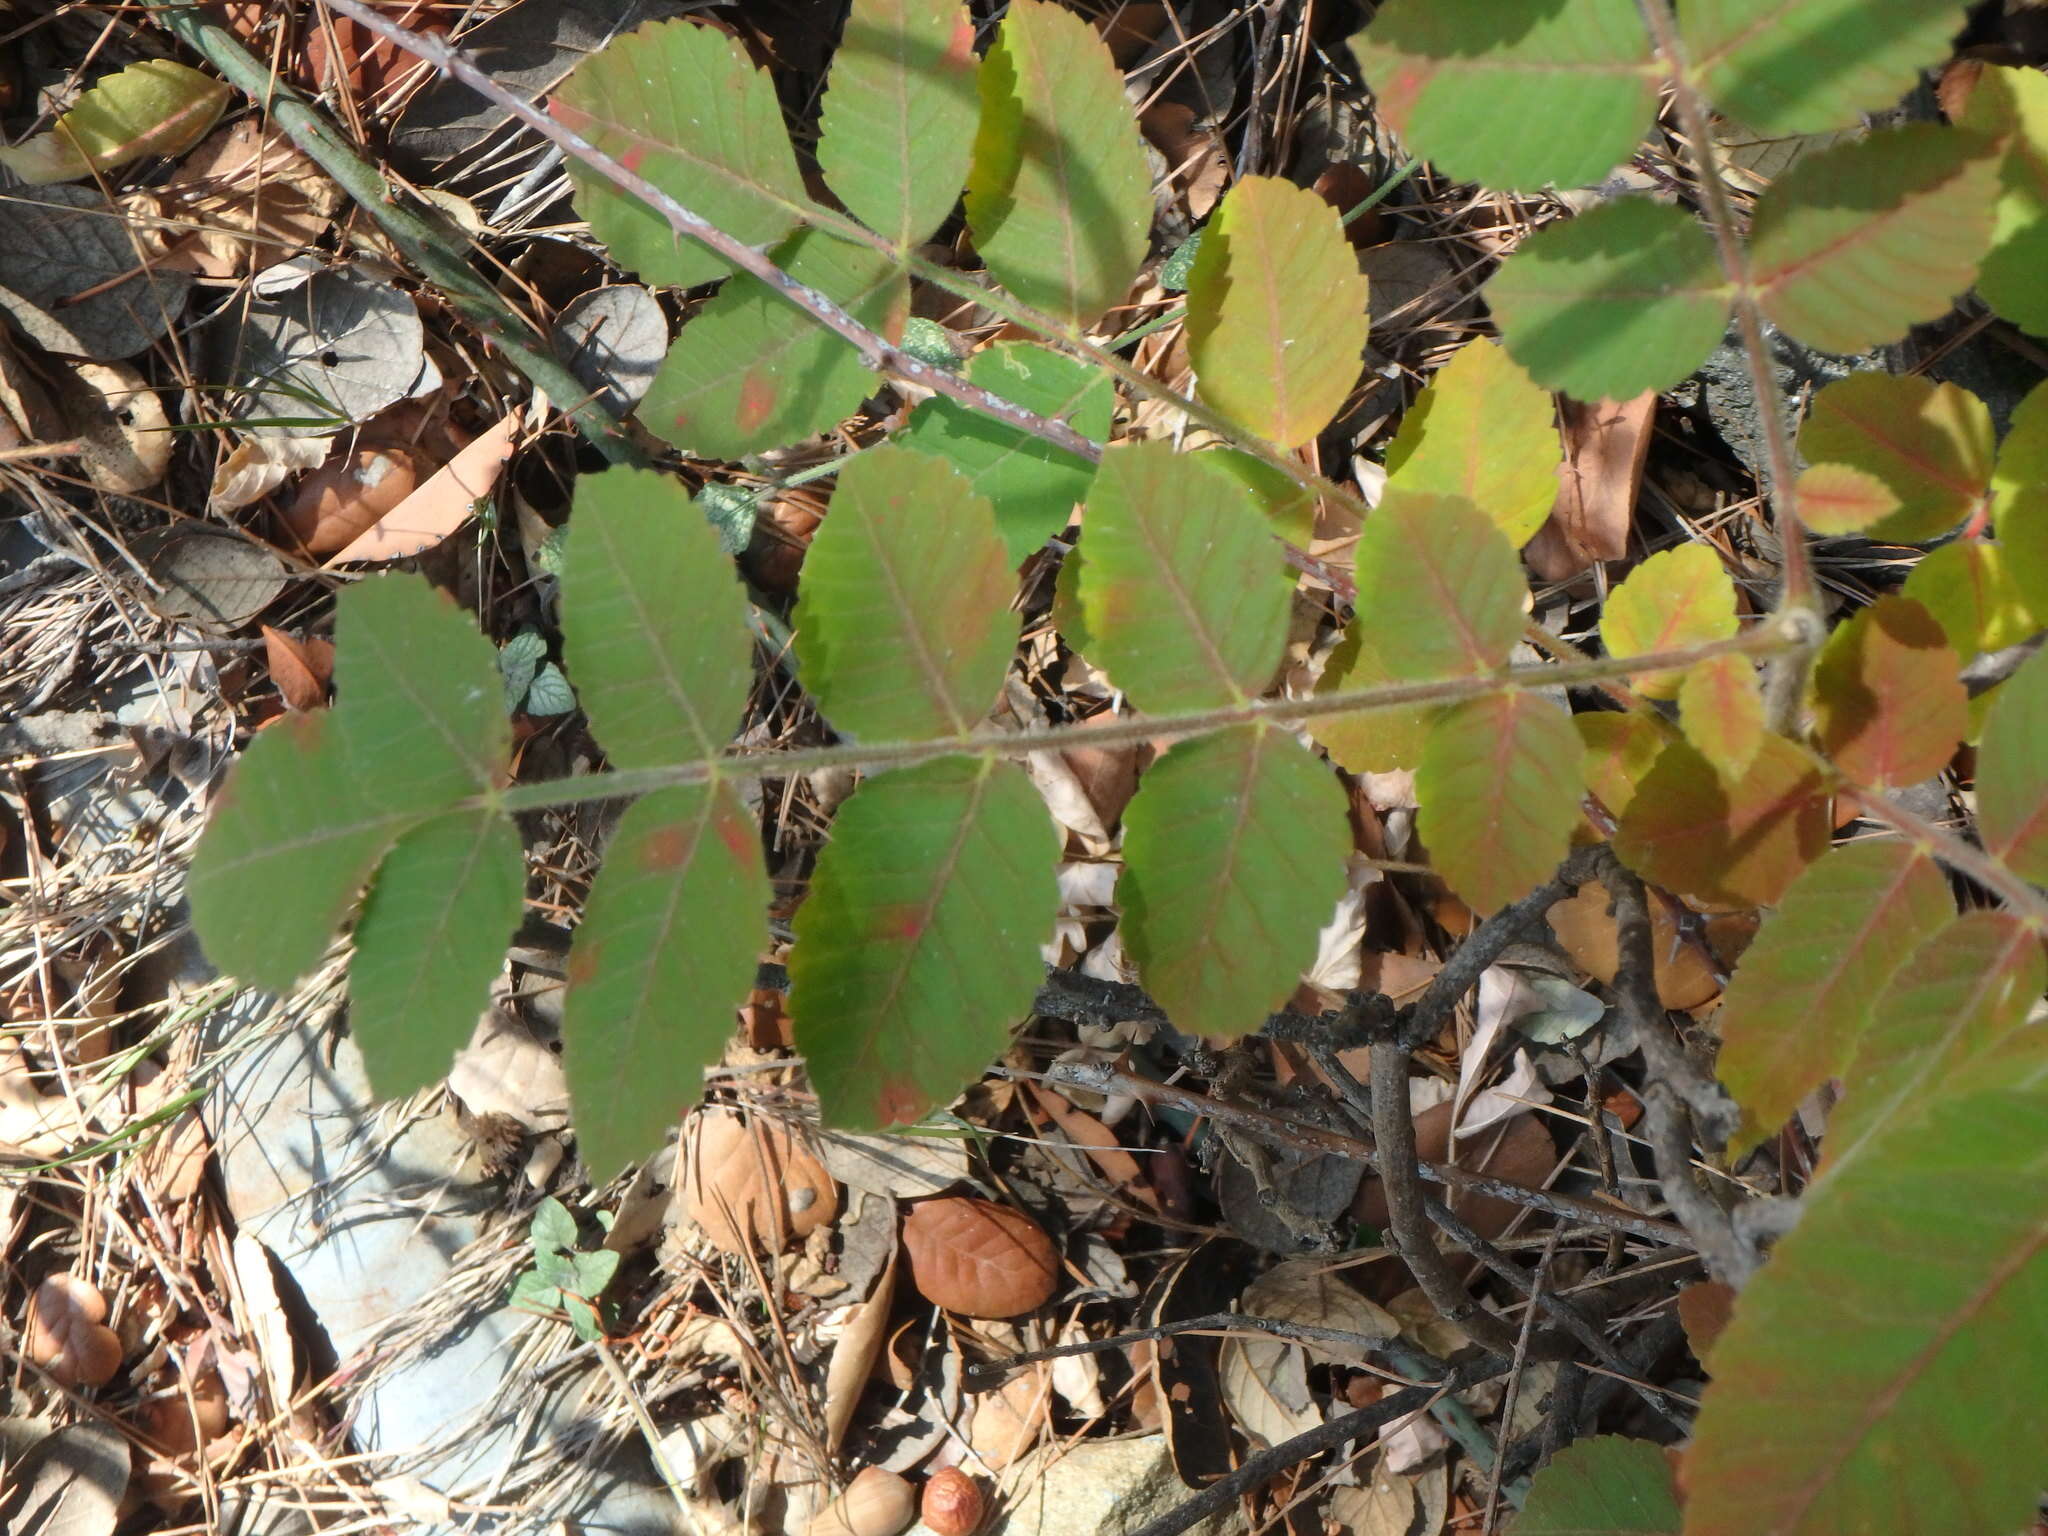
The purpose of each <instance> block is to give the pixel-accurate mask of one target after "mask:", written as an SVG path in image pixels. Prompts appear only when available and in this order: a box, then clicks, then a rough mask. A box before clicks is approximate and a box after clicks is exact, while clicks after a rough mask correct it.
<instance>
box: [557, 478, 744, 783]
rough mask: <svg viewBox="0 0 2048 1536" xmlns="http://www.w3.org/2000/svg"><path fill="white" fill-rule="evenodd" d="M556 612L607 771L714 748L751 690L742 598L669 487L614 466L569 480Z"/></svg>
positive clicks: (709, 534) (669, 481)
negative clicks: (570, 504)
mask: <svg viewBox="0 0 2048 1536" xmlns="http://www.w3.org/2000/svg"><path fill="white" fill-rule="evenodd" d="M561 606H562V643H563V651H564V654H565V656H566V658H567V660H568V664H569V670H570V672H571V674H572V675H573V676H574V677H575V679H576V686H577V689H578V691H579V692H580V693H581V695H582V699H583V708H584V710H585V712H586V713H587V714H588V715H589V716H590V729H591V733H592V734H593V735H595V736H596V737H597V739H598V741H599V742H600V743H601V744H602V745H603V747H604V749H605V755H606V756H608V757H609V758H610V759H611V760H612V762H613V763H614V764H616V765H617V766H618V767H621V768H651V767H655V766H657V765H659V764H662V763H680V762H688V761H690V760H691V759H693V758H706V757H713V756H716V755H717V754H718V753H719V752H720V751H722V750H724V748H725V745H726V743H727V742H728V741H730V740H731V739H732V734H733V732H734V731H735V730H737V729H738V728H739V721H740V711H741V710H742V709H743V708H744V707H745V705H746V701H747V690H748V688H749V687H750V686H751V680H750V677H749V672H748V667H747V655H748V649H749V645H750V642H749V641H748V639H747V631H746V617H747V610H746V599H745V598H744V597H743V596H742V595H741V592H740V587H739V583H738V582H736V581H735V580H734V579H733V573H732V566H731V564H730V563H729V562H728V561H727V560H726V559H725V558H724V556H723V554H722V553H721V551H720V549H719V544H718V535H717V534H716V532H715V531H714V530H713V529H712V528H711V527H710V525H709V524H707V523H706V522H705V521H704V519H703V517H702V516H701V515H700V514H699V512H698V510H697V508H696V507H695V506H694V505H692V503H691V501H690V497H689V494H688V493H687V492H686V491H684V490H683V488H682V486H681V485H680V484H679V483H678V482H677V481H676V480H675V479H673V478H672V477H671V476H668V475H658V474H655V473H653V472H652V471H650V470H644V469H626V468H615V469H608V470H605V471H604V472H603V473H601V474H594V475H584V476H582V477H581V478H580V479H579V480H578V481H577V482H576V506H575V511H574V514H573V515H572V516H571V518H570V520H569V537H568V542H567V546H566V555H565V560H564V569H563V573H562V596H561ZM535 659H536V660H538V658H537V657H536V658H535Z"/></svg>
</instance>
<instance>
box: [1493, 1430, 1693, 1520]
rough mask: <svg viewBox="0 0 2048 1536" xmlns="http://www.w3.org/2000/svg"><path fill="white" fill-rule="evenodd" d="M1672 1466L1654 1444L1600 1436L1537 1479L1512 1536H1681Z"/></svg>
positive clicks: (1565, 1453) (1553, 1462)
mask: <svg viewBox="0 0 2048 1536" xmlns="http://www.w3.org/2000/svg"><path fill="white" fill-rule="evenodd" d="M1683 1524H1684V1519H1683V1517H1682V1515H1681V1513H1680V1511H1679V1508H1678V1491H1677V1489H1676V1488H1674V1487H1673V1486H1672V1479H1671V1463H1670V1462H1669V1461H1668V1460H1667V1459H1666V1458H1665V1454H1664V1448H1663V1447H1662V1446H1660V1445H1653V1444H1652V1443H1651V1442H1650V1441H1648V1440H1628V1439H1624V1438H1623V1437H1622V1436H1620V1435H1595V1436H1593V1437H1592V1438H1591V1439H1588V1440H1581V1441H1579V1442H1578V1443H1577V1444H1575V1445H1568V1446H1566V1447H1565V1448H1564V1449H1563V1450H1561V1451H1559V1452H1558V1453H1557V1455H1555V1456H1554V1457H1552V1458H1551V1459H1550V1461H1549V1462H1548V1464H1546V1465H1545V1466H1544V1468H1543V1469H1542V1470H1541V1471H1540V1472H1538V1473H1537V1474H1536V1477H1535V1479H1534V1481H1532V1482H1531V1483H1530V1484H1529V1499H1528V1502H1527V1503H1526V1504H1524V1505H1523V1506H1522V1514H1521V1518H1519V1519H1518V1520H1516V1521H1515V1523H1514V1524H1513V1525H1511V1526H1509V1527H1508V1530H1509V1532H1510V1536H1678V1533H1679V1530H1680V1528H1681V1527H1682V1526H1683Z"/></svg>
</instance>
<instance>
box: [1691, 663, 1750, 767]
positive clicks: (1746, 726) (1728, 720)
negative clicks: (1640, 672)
mask: <svg viewBox="0 0 2048 1536" xmlns="http://www.w3.org/2000/svg"><path fill="white" fill-rule="evenodd" d="M1678 718H1679V720H1680V721H1681V722H1683V724H1684V727H1685V739H1686V740H1687V741H1690V742H1691V743H1692V744H1693V745H1694V746H1695V747H1697V748H1699V751H1700V755H1701V756H1702V757H1704V758H1706V760H1707V761H1708V762H1710V763H1712V764H1713V765H1714V768H1715V770H1716V771H1717V772H1719V773H1720V774H1722V775H1723V776H1724V777H1726V778H1731V779H1739V778H1741V777H1742V775H1743V774H1744V773H1746V772H1747V771H1748V769H1749V765H1750V764H1751V763H1753V762H1754V761H1756V752H1757V748H1758V747H1760V746H1762V745H1763V741H1764V731H1765V728H1766V727H1765V723H1764V695H1763V689H1762V688H1761V687H1759V686H1758V684H1757V677H1756V667H1755V666H1754V665H1753V664H1752V663H1751V662H1750V659H1749V658H1748V657H1747V656H1713V657H1709V658H1708V659H1707V660H1705V661H1703V662H1701V663H1699V664H1698V665H1697V666H1693V667H1688V668H1686V671H1685V680H1684V681H1683V682H1682V683H1680V684H1679V685H1678Z"/></svg>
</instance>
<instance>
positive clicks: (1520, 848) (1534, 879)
mask: <svg viewBox="0 0 2048 1536" xmlns="http://www.w3.org/2000/svg"><path fill="white" fill-rule="evenodd" d="M1584 756H1585V754H1584V749H1583V748H1582V747H1581V745H1580V742H1579V735H1578V732H1576V731H1574V730H1573V729H1572V722H1571V716H1570V715H1569V714H1567V713H1566V712H1565V711H1564V710H1562V709H1559V708H1558V707H1557V706H1556V705H1555V704H1553V703H1552V702H1551V701H1550V700H1548V699H1546V698H1544V697H1542V696H1541V695H1539V694H1536V693H1532V692H1526V691H1520V690H1516V691H1503V692H1500V693H1496V694H1491V695H1489V696H1487V697H1485V698H1479V699H1469V700H1467V701H1466V702H1465V703H1462V704H1456V705H1453V706H1452V707H1451V708H1449V709H1447V710H1445V711H1444V712H1443V713H1442V714H1441V715H1439V716H1438V717H1437V718H1436V720H1435V722H1434V723H1433V724H1432V725H1431V726H1430V729H1429V740H1428V743H1427V744H1426V745H1425V747H1424V748H1423V752H1422V761H1421V763H1420V764H1419V765H1418V766H1417V768H1416V770H1415V798H1416V800H1417V801H1418V802H1419V803H1420V805H1421V808H1422V836H1423V839H1424V840H1425V841H1426V842H1427V843H1428V845H1429V858H1430V863H1431V864H1433V865H1434V866H1435V867H1436V868H1437V869H1439V870H1440V871H1442V873H1443V877H1444V879H1445V880H1446V881H1448V882H1449V883H1450V887H1451V889H1452V890H1453V891H1456V892H1457V893H1458V895H1459V896H1461V897H1462V898H1464V900H1465V903H1466V904H1467V905H1468V906H1470V907H1471V908H1472V910H1473V911H1475V912H1477V913H1480V914H1482V915H1484V914H1486V913H1489V912H1497V911H1499V910H1500V909H1501V908H1502V907H1504V906H1506V905H1507V904H1508V903H1509V902H1511V901H1518V900H1520V899H1521V898H1522V897H1524V896H1526V895H1528V894H1529V892H1531V891H1533V890H1534V889H1535V888H1536V887H1537V886H1538V885H1540V884H1542V883H1543V882H1544V881H1545V880H1547V879H1549V878H1550V875H1551V873H1552V871H1554V870H1555V869H1556V868H1557V866H1558V863H1559V861H1560V860H1562V859H1563V858H1564V856H1565V852H1566V849H1567V848H1568V847H1569V846H1570V843H1571V835H1572V828H1573V827H1575V826H1577V825H1578V821H1579V800H1580V797H1581V796H1583V795H1584V794H1585V792H1586V777H1585V761H1584Z"/></svg>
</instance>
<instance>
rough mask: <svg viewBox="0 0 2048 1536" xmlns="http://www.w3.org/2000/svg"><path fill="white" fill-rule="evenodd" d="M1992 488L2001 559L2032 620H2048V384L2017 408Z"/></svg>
mask: <svg viewBox="0 0 2048 1536" xmlns="http://www.w3.org/2000/svg"><path fill="white" fill-rule="evenodd" d="M1991 489H1992V495H1993V497H1994V498H1995V501H1994V510H1993V514H1992V521H1993V523H1994V524H1995V526H1996V527H1997V529H1998V546H1999V549H2000V551H2001V559H2002V561H2003V563H2004V565H2005V567H2006V569H2007V570H2009V571H2010V572H2011V573H2012V578H2013V581H2014V583H2015V584H2016V585H2017V587H2018V589H2019V597H2020V600H2021V602H2022V603H2023V604H2024V605H2025V607H2026V609H2027V612H2028V614H2029V615H2030V617H2031V618H2032V620H2033V622H2034V624H2036V625H2042V624H2048V384H2037V385H2035V386H2034V388H2033V389H2032V390H2031V391H2030V392H2029V393H2028V394H2027V397H2026V398H2025V399H2024V400H2022V401H2020V403H2019V404H2018V405H2017V406H2015V407H2014V408H2013V413H2012V423H2011V427H2010V429H2009V430H2008V431H2007V433H2006V435H2005V441H2004V442H2003V443H2001V444H1999V447H1998V466H1997V468H1996V469H1995V470H1994V471H1993V472H1992V476H1991ZM1985 649H1986V650H1989V649H1991V647H1990V646H1988V645H1987V646H1986V647H1985Z"/></svg>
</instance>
